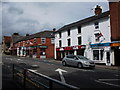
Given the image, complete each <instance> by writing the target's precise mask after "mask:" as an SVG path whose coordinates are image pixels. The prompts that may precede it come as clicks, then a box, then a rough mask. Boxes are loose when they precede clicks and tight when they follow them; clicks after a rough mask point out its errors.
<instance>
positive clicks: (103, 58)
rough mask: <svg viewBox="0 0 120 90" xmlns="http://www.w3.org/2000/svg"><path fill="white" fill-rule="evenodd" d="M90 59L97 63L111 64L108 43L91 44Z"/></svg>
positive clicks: (110, 52)
mask: <svg viewBox="0 0 120 90" xmlns="http://www.w3.org/2000/svg"><path fill="white" fill-rule="evenodd" d="M91 53H92V54H91V55H92V56H91V59H92V60H94V61H95V63H98V64H106V65H111V64H112V51H111V46H110V43H98V44H91Z"/></svg>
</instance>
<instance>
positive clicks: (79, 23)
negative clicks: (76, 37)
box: [56, 11, 110, 33]
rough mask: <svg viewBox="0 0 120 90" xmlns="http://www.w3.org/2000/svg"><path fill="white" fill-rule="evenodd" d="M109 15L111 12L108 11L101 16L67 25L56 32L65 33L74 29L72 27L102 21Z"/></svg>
mask: <svg viewBox="0 0 120 90" xmlns="http://www.w3.org/2000/svg"><path fill="white" fill-rule="evenodd" d="M109 14H110V12H109V11H106V12H104V13H101V14H99V15H94V16H91V17H88V18H85V19H82V20H80V21H77V22H74V23H71V24H68V25H65V26H63V27H62V28H60V29H59V30H58V31H56V33H58V32H62V31H65V30H68V29H70V28H72V27H78V26H81V25H82V24H85V23H88V22H91V21H95V20H98V19H101V18H104V17H108V16H109Z"/></svg>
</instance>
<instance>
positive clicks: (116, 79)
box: [98, 79, 120, 81]
mask: <svg viewBox="0 0 120 90" xmlns="http://www.w3.org/2000/svg"><path fill="white" fill-rule="evenodd" d="M98 80H99V81H118V80H120V79H98Z"/></svg>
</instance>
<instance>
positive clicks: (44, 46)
mask: <svg viewBox="0 0 120 90" xmlns="http://www.w3.org/2000/svg"><path fill="white" fill-rule="evenodd" d="M38 47H39V48H48V46H38Z"/></svg>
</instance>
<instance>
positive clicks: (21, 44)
mask: <svg viewBox="0 0 120 90" xmlns="http://www.w3.org/2000/svg"><path fill="white" fill-rule="evenodd" d="M11 50H13V52H15V53H16V55H17V56H23V57H32V58H54V31H43V32H39V33H36V34H32V35H28V36H24V37H22V38H19V39H18V40H17V41H15V42H14V43H13V46H12V48H11Z"/></svg>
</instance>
